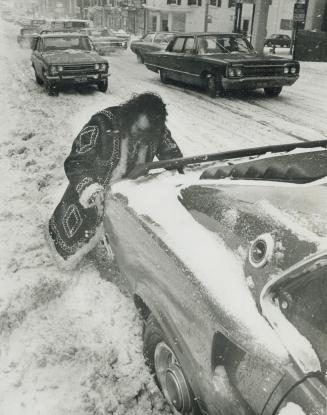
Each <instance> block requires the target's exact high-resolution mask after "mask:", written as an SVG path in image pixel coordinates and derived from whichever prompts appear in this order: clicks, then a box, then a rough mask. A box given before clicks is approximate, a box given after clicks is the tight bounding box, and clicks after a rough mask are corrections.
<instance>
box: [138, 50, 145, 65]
mask: <svg viewBox="0 0 327 415" xmlns="http://www.w3.org/2000/svg"><path fill="white" fill-rule="evenodd" d="M136 59H137V61H138V63H144V59H143V56H142V55H141V54H140V52H137V53H136Z"/></svg>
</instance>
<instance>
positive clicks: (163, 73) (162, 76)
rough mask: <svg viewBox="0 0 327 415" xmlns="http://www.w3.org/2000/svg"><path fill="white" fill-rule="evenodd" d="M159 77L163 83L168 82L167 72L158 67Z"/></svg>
mask: <svg viewBox="0 0 327 415" xmlns="http://www.w3.org/2000/svg"><path fill="white" fill-rule="evenodd" d="M160 79H161V82H162V83H163V84H168V76H167V72H166V71H165V70H164V69H160Z"/></svg>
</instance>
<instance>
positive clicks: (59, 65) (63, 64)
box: [31, 32, 109, 95]
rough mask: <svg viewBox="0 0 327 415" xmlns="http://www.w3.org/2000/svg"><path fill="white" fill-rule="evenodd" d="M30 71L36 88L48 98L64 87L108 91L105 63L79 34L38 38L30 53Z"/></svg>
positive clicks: (55, 34) (41, 36) (46, 35)
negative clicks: (90, 86)
mask: <svg viewBox="0 0 327 415" xmlns="http://www.w3.org/2000/svg"><path fill="white" fill-rule="evenodd" d="M31 59H32V67H33V69H34V72H35V79H36V82H37V83H38V84H40V85H41V84H44V86H45V88H46V90H47V91H48V93H49V94H50V95H57V94H58V91H59V88H61V87H62V86H64V85H67V84H70V85H85V84H94V85H97V86H98V88H99V90H100V91H101V92H106V91H107V89H108V76H109V74H108V68H109V63H108V61H107V60H106V59H104V58H103V57H101V56H100V55H99V54H98V53H97V52H96V51H95V50H94V49H93V47H92V45H91V42H90V39H89V38H88V36H86V35H83V34H79V33H60V32H50V33H44V34H42V33H41V34H40V36H38V38H37V39H36V42H35V45H34V48H33V52H32V57H31Z"/></svg>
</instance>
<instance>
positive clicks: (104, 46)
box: [81, 29, 127, 55]
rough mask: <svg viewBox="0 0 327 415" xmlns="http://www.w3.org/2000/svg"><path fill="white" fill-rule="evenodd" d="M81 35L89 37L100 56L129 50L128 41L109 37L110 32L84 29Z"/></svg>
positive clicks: (112, 36)
mask: <svg viewBox="0 0 327 415" xmlns="http://www.w3.org/2000/svg"><path fill="white" fill-rule="evenodd" d="M81 33H84V34H87V35H88V36H89V38H90V39H91V41H92V44H93V46H94V48H95V50H96V51H97V52H98V53H99V54H100V55H106V54H108V53H110V52H113V51H115V50H117V49H127V40H126V39H124V38H120V37H118V36H114V35H109V32H108V30H97V29H82V30H81Z"/></svg>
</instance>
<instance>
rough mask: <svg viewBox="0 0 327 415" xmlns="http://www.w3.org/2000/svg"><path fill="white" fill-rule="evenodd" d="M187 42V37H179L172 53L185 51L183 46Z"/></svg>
mask: <svg viewBox="0 0 327 415" xmlns="http://www.w3.org/2000/svg"><path fill="white" fill-rule="evenodd" d="M184 42H185V37H177V38H176V39H175V42H174V44H173V47H172V49H171V51H172V52H175V53H181V52H182V51H183V46H184Z"/></svg>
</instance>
